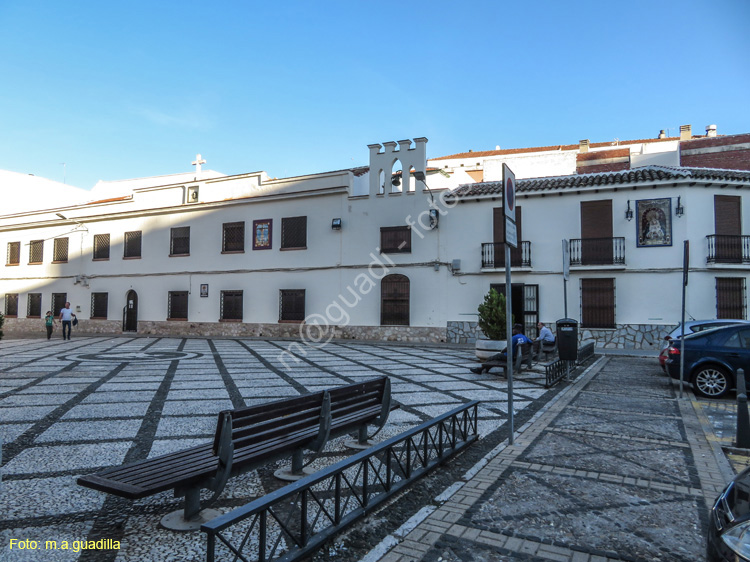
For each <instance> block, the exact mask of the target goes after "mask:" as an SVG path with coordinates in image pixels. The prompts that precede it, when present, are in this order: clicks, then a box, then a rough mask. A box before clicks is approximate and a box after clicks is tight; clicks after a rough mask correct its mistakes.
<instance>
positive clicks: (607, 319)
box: [581, 279, 615, 328]
mask: <svg viewBox="0 0 750 562" xmlns="http://www.w3.org/2000/svg"><path fill="white" fill-rule="evenodd" d="M581 327H583V328H614V327H615V280H614V279H581Z"/></svg>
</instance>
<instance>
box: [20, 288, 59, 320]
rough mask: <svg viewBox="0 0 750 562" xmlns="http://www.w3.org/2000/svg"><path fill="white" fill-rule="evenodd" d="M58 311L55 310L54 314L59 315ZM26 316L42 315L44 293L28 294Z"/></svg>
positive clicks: (39, 316) (35, 316)
mask: <svg viewBox="0 0 750 562" xmlns="http://www.w3.org/2000/svg"><path fill="white" fill-rule="evenodd" d="M57 312H59V311H57ZM57 312H54V311H53V314H55V315H57ZM26 316H28V317H29V318H41V317H42V293H29V294H28V295H26Z"/></svg>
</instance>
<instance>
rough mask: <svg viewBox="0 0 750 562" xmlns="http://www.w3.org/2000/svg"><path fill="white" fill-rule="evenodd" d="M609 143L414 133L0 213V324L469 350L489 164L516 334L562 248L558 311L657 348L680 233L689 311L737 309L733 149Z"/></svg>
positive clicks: (737, 197) (497, 242)
mask: <svg viewBox="0 0 750 562" xmlns="http://www.w3.org/2000/svg"><path fill="white" fill-rule="evenodd" d="M728 139H729V141H731V142H728V141H727V140H728ZM747 141H750V139H747ZM721 143H723V144H721ZM623 144H624V147H622V146H617V147H614V148H613V147H612V146H611V145H610V144H606V145H602V146H597V145H591V146H589V145H588V142H586V143H585V144H584V142H583V141H582V142H581V143H579V145H575V146H573V145H569V146H565V147H543V148H540V149H523V150H518V149H516V150H514V151H513V150H511V151H502V150H496V151H488V152H485V153H464V154H461V155H454V156H451V157H443V158H438V159H434V160H430V161H428V159H427V150H426V147H427V139H424V138H417V139H414V140H413V141H400V142H398V143H384V144H383V145H379V144H378V145H370V147H369V150H370V162H369V166H367V167H362V168H354V169H348V170H341V171H335V172H328V173H322V174H313V175H308V176H302V177H296V178H284V179H270V178H268V176H267V175H266V174H265V173H263V172H258V173H251V174H242V175H237V176H224V175H221V174H218V173H216V172H211V171H201V172H198V171H196V173H193V174H181V175H177V176H161V177H159V178H143V179H139V180H132V181H125V182H113V183H112V184H102V185H98V186H97V187H96V189H95V190H94V192H93V193H92V196H94V197H97V198H98V200H97V201H91V202H87V203H84V204H76V205H68V206H64V207H62V206H61V207H56V208H52V209H48V210H44V211H38V210H36V211H28V212H20V213H14V214H6V215H4V216H0V246H1V247H4V248H6V265H5V268H4V274H3V275H2V276H1V278H0V299H1V300H2V303H0V306H1V307H2V308H0V310H2V311H4V313H5V315H6V317H7V320H6V324H5V331H6V334H7V335H10V336H12V335H14V334H29V333H33V334H39V335H40V336H41V335H42V333H43V327H42V319H43V317H44V314H45V313H46V311H47V310H52V311H54V313H55V315H57V314H59V309H60V308H61V307H62V306H63V305H64V303H65V302H66V301H69V302H71V303H72V307H73V309H74V311H75V312H76V314H77V316H78V319H79V325H78V327H77V331H78V333H87V334H96V333H121V332H137V333H139V334H154V335H211V336H228V337H252V336H262V337H293V338H301V339H302V340H303V341H304V342H306V343H308V344H310V345H320V344H321V343H322V342H325V341H327V340H328V339H330V338H332V337H335V338H351V339H383V340H395V341H420V342H424V341H434V342H440V341H448V342H456V343H470V342H472V341H473V340H474V338H476V337H477V334H476V328H475V327H476V319H477V318H476V311H477V306H478V305H479V303H480V302H481V301H482V299H483V297H484V295H485V294H486V293H487V291H488V290H489V289H490V287H491V286H492V285H502V286H503V290H504V281H505V270H504V259H503V256H504V247H503V246H502V244H501V241H502V234H503V233H502V226H501V221H500V220H499V218H498V217H499V216H501V215H502V196H501V190H500V186H499V183H498V180H499V179H500V177H499V174H500V169H501V164H502V163H503V162H506V163H508V164H509V165H510V166H511V168H513V169H514V170H515V171H516V173H517V176H518V177H519V178H521V179H519V181H518V184H517V186H518V193H517V195H518V199H517V214H516V218H517V224H518V226H519V241H520V248H519V249H518V250H515V251H514V252H513V254H512V256H511V264H512V283H513V291H512V302H513V306H514V313H515V316H516V321H517V322H522V323H524V324H525V326H526V329H527V333H528V334H530V335H533V334H534V332H535V326H536V322H537V320H542V321H545V322H549V323H554V321H555V320H557V319H559V318H562V317H563V316H564V312H565V304H564V299H563V279H562V272H563V263H562V259H563V258H562V240H569V241H570V247H571V258H570V259H571V263H570V280H569V282H568V283H567V288H568V289H567V311H568V316H570V317H572V318H575V319H577V320H579V321H580V322H581V333H582V336H583V337H594V338H596V339H597V341H598V342H599V345H603V346H608V347H638V348H650V347H655V346H657V345H658V339H659V338H660V337H661V336H663V334H664V333H666V332H667V331H668V330H669V329H670V328H671V327H672V326H673V325H674V324H676V323H677V321H678V320H679V317H680V302H681V287H682V285H681V283H682V279H683V272H682V263H683V241H684V240H689V241H690V277H689V285H688V290H687V296H688V306H687V311H688V314H689V315H690V317H694V318H716V317H717V316H718V317H727V316H733V317H746V316H747V310H746V293H747V288H746V285H747V277H748V267H749V265H750V244H749V243H748V237H747V236H746V235H745V233H744V232H743V231H742V228H743V225H745V224H750V223H748V221H749V220H750V216H749V215H748V213H750V209H748V208H747V205H743V198H744V194H745V193H746V192H747V189H748V188H750V172H748V171H743V168H742V167H741V166H743V164H742V163H743V162H747V163H749V164H750V158H747V155H746V152H747V149H748V146H750V145H748V146H745V145H746V144H747V142H746V141H745V140H744V137H743V138H732V137H719V136H715V135H711V134H710V133H708V134H707V135H706V136H705V137H693V136H692V135H690V138H682V139H666V138H664V139H653V140H651V141H634V142H633V143H631V144H627V143H623ZM689 151H692V152H689ZM690 158H693V159H694V160H695V158H709V159H714V160H715V161H717V162H718V160H716V159H719V158H723V159H724V160H726V159H727V158H729V159H730V161H732V162H734V161H737V162H739V164H736V167H735V168H734V169H731V170H727V169H711V170H706V169H703V168H699V167H698V165H699V164H700V163H701V162H700V161H698V162H695V161H693V162H690V164H691V165H690V166H689V167H687V166H685V163H686V162H687V161H689V160H690ZM731 159H734V160H731ZM198 160H200V159H198ZM534 162H536V164H535V163H534ZM644 163H645V164H646V165H645V166H640V164H644ZM681 165H682V166H681ZM748 167H750V165H748V166H746V167H745V168H744V170H747V168H748ZM535 170H536V172H535ZM587 172H592V173H587ZM423 174H424V175H423ZM523 178H526V179H523ZM628 209H629V210H630V211H631V214H627V215H626V213H627V211H628ZM75 335H76V334H75V333H74V337H75Z"/></svg>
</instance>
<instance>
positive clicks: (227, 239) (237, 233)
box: [221, 222, 245, 252]
mask: <svg viewBox="0 0 750 562" xmlns="http://www.w3.org/2000/svg"><path fill="white" fill-rule="evenodd" d="M221 251H222V252H244V251H245V223H244V222H225V223H224V225H223V228H222V236H221Z"/></svg>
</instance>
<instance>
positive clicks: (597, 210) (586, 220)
mask: <svg viewBox="0 0 750 562" xmlns="http://www.w3.org/2000/svg"><path fill="white" fill-rule="evenodd" d="M581 238H612V200H611V199H604V200H601V201H581Z"/></svg>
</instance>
